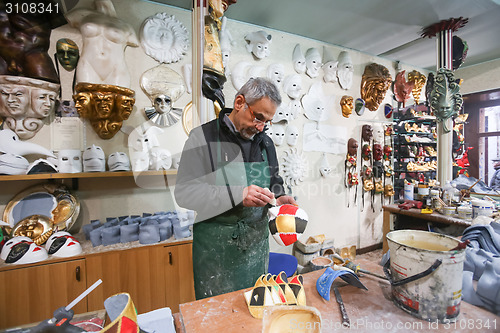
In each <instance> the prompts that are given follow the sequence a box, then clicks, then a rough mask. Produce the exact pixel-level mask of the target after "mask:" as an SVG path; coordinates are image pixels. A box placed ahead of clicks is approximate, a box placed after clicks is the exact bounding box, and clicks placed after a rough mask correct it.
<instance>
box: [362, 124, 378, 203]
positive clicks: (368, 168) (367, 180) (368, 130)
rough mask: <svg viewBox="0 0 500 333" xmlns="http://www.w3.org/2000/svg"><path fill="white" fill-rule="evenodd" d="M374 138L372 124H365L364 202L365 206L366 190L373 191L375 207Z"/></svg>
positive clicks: (363, 136) (363, 140)
mask: <svg viewBox="0 0 500 333" xmlns="http://www.w3.org/2000/svg"><path fill="white" fill-rule="evenodd" d="M372 139H373V128H372V127H371V126H370V125H363V127H362V128H361V142H362V146H361V147H362V148H361V157H362V161H361V163H362V166H361V179H362V181H363V192H362V202H363V206H362V207H364V204H365V200H364V194H365V192H370V193H371V206H372V210H373V211H375V209H374V208H373V195H374V193H373V189H374V183H373V156H372Z"/></svg>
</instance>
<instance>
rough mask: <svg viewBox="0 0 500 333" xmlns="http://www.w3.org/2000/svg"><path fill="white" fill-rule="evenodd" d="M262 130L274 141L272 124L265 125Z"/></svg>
mask: <svg viewBox="0 0 500 333" xmlns="http://www.w3.org/2000/svg"><path fill="white" fill-rule="evenodd" d="M264 132H265V133H266V134H267V136H268V137H270V138H271V140H273V142H274V132H273V125H267V126H266V128H265V129H264Z"/></svg>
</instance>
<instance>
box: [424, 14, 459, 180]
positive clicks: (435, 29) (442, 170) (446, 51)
mask: <svg viewBox="0 0 500 333" xmlns="http://www.w3.org/2000/svg"><path fill="white" fill-rule="evenodd" d="M468 21H469V19H467V18H463V17H458V18H450V19H448V20H442V21H440V22H438V23H434V24H432V25H430V26H428V27H425V28H423V29H422V34H421V36H422V37H429V38H431V37H435V36H437V40H436V45H437V59H436V71H438V70H439V69H441V68H444V69H448V70H453V32H455V31H457V30H458V29H460V28H462V27H463V26H465V25H466V24H467V22H468ZM428 102H430V101H428ZM444 128H448V129H453V119H451V118H448V119H446V120H443V121H442V122H437V135H438V138H437V166H438V168H437V180H438V181H439V182H440V183H441V185H444V184H446V182H447V181H451V180H452V179H453V156H452V149H453V131H450V132H448V133H445V130H444Z"/></svg>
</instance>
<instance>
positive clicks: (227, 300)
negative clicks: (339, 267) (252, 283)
mask: <svg viewBox="0 0 500 333" xmlns="http://www.w3.org/2000/svg"><path fill="white" fill-rule="evenodd" d="M355 262H356V263H358V264H360V266H361V268H364V269H365V270H368V271H371V272H374V273H378V274H381V275H383V271H382V267H381V266H380V265H379V264H378V262H372V261H369V260H366V259H359V260H355ZM323 272H324V269H322V270H319V271H314V272H310V273H307V274H304V287H305V291H306V298H307V305H308V306H313V307H315V308H317V309H318V310H319V311H320V312H321V316H322V332H333V331H336V330H337V329H338V328H340V323H341V322H342V317H341V314H340V309H339V305H338V303H337V302H336V300H335V295H334V293H333V290H331V294H330V301H326V300H324V299H323V298H322V297H321V296H320V295H319V294H318V292H317V291H316V280H317V279H318V277H320V276H321V274H323ZM360 280H361V282H363V284H364V285H365V286H366V287H367V288H368V291H366V290H361V289H358V288H356V287H353V286H351V285H348V284H347V283H345V282H344V281H343V280H342V279H340V278H337V279H336V280H335V281H334V285H336V286H338V287H339V288H338V289H339V291H340V294H341V295H342V298H343V301H344V304H345V307H346V310H347V314H348V316H349V319H350V321H351V328H350V330H351V331H357V332H432V331H438V330H439V332H498V331H499V330H500V317H497V316H496V315H495V314H493V313H491V312H488V311H486V310H485V309H482V308H479V307H476V306H473V305H471V304H469V303H465V302H463V301H462V302H461V310H460V315H459V317H458V320H457V322H456V323H451V324H449V325H445V324H437V323H429V322H427V321H424V320H420V319H418V318H416V317H413V316H412V315H410V314H408V313H406V312H404V311H403V310H401V309H400V308H398V307H396V305H394V303H393V302H392V300H391V287H390V284H389V282H388V281H385V280H382V279H379V278H377V277H374V276H371V275H363V276H361V277H360ZM332 289H333V288H332ZM246 290H248V289H245V290H239V291H235V292H232V293H228V294H224V295H219V296H215V297H211V298H206V299H203V300H199V301H194V302H190V303H184V304H181V305H180V307H179V308H180V315H179V318H178V320H177V322H176V324H177V326H178V327H177V329H178V332H187V333H190V332H261V331H262V320H260V319H255V318H253V317H252V316H251V315H250V313H249V312H248V307H247V305H246V302H245V299H244V296H243V292H244V291H246ZM488 324H489V326H490V328H489V329H487V328H485V326H486V325H488ZM346 330H347V329H346Z"/></svg>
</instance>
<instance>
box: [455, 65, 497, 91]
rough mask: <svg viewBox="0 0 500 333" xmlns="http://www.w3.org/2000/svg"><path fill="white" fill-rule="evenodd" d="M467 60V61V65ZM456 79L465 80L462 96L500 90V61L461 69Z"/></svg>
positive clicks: (462, 86) (456, 74)
mask: <svg viewBox="0 0 500 333" xmlns="http://www.w3.org/2000/svg"><path fill="white" fill-rule="evenodd" d="M466 63H467V60H465V64H466ZM455 77H457V78H460V79H463V80H464V81H463V83H462V85H461V86H460V92H461V93H462V95H465V94H471V93H475V92H480V91H486V90H492V89H498V88H500V59H496V60H492V61H488V62H484V63H482V64H478V65H474V66H469V67H465V68H459V69H457V70H456V72H455Z"/></svg>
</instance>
